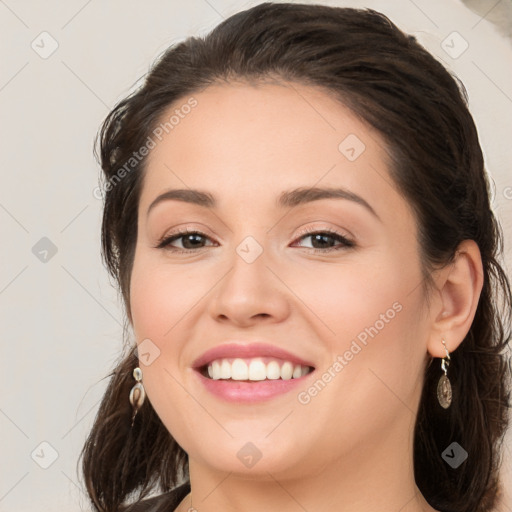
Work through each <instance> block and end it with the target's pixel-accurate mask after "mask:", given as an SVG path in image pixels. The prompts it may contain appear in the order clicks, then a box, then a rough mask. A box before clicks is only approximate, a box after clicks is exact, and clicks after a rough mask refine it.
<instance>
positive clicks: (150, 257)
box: [130, 84, 430, 478]
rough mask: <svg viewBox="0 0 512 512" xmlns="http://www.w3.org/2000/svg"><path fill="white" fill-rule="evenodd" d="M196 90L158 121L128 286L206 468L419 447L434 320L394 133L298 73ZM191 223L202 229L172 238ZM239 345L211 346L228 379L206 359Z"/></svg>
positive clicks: (144, 349) (139, 336)
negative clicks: (383, 133)
mask: <svg viewBox="0 0 512 512" xmlns="http://www.w3.org/2000/svg"><path fill="white" fill-rule="evenodd" d="M194 98H195V101H196V102H197V104H196V103H195V102H194V101H193V100H190V101H189V98H184V99H183V101H182V102H178V103H176V104H175V105H173V106H172V107H171V108H169V111H168V113H167V114H168V115H166V116H164V122H165V121H168V120H169V118H170V117H171V116H172V115H175V116H177V117H175V118H174V120H173V121H172V122H171V123H170V124H168V125H167V129H160V130H159V131H155V132H153V135H152V139H153V142H154V143H155V147H154V148H153V149H152V150H151V153H150V155H149V159H148V167H147V170H146V175H145V178H144V185H143V189H142V194H141V198H140V204H139V220H138V240H137V246H136V252H135V260H134V266H133V273H132V278H131V289H130V300H131V308H132V311H131V313H132V318H133V329H134V334H135V336H136V340H137V343H138V345H139V358H140V363H141V364H140V367H141V369H142V371H143V383H144V386H145V389H146V392H147V395H148V397H149V400H150V402H151V404H152V406H153V407H154V409H155V410H156V412H157V414H158V415H159V417H160V418H161V420H162V421H163V423H164V424H165V426H166V427H167V429H168V430H169V432H170V433H171V434H172V435H173V436H174V438H175V439H176V440H177V442H178V443H179V444H180V445H181V446H182V447H183V449H184V450H185V451H186V452H187V453H188V455H189V458H190V462H191V467H192V465H195V466H196V467H199V466H201V467H203V468H208V469H209V470H212V471H215V470H219V471H222V472H227V471H229V472H234V473H246V474H250V475H251V476H252V477H253V478H254V477H255V476H257V475H261V478H268V473H267V472H270V473H271V474H272V475H274V476H275V477H276V478H277V475H280V476H281V477H283V476H285V475H286V476H289V477H293V476H294V475H295V476H296V475H300V476H305V475H307V473H308V472H311V473H317V472H318V471H319V470H320V469H322V468H326V467H333V465H334V464H336V465H337V466H338V468H339V469H340V468H341V466H342V465H343V464H346V465H347V467H354V462H355V461H357V462H358V463H359V462H360V461H362V460H364V459H365V457H368V458H369V457H370V456H371V457H373V458H374V457H375V456H376V455H378V454H381V455H383V456H389V455H390V454H397V451H398V453H403V455H404V456H405V455H407V456H408V457H409V458H410V457H412V455H411V453H410V452H408V453H407V454H405V453H404V450H406V449H408V444H409V443H411V445H412V433H413V426H414V421H415V414H416V410H417V405H418V401H419V397H420V392H421V385H422V377H423V368H424V363H425V359H426V357H427V350H426V345H427V339H428V336H429V332H430V324H429V320H428V315H427V314H425V311H426V310H425V304H424V295H423V286H422V285H423V283H422V274H421V268H420V258H419V247H418V244H417V238H416V236H417V229H416V225H415V220H414V218H413V214H412V210H411V208H410V205H409V204H408V203H407V202H406V200H405V199H404V198H403V197H402V196H401V195H400V194H399V193H398V191H397V188H396V186H395V184H394V182H393V181H392V179H391V178H390V174H389V170H388V163H387V162H388V156H387V153H386V147H385V144H384V142H383V140H382V138H381V137H380V136H379V135H378V134H377V133H376V132H375V131H373V130H372V129H370V128H369V127H368V126H366V125H365V124H363V123H362V122H361V121H360V120H358V118H357V117H355V116H354V115H353V114H352V113H351V111H349V110H348V109H347V108H346V107H344V106H343V105H341V104H340V103H338V102H336V101H335V100H333V99H332V98H330V97H329V96H327V95H326V94H325V93H324V92H323V91H321V90H319V89H315V88H311V87H307V86H302V85H298V84H293V85H291V84H286V85H268V84H266V85H260V86H258V87H254V86H249V85H243V84H231V85H215V86H211V87H209V88H207V89H206V90H204V91H203V92H200V93H198V94H195V95H194ZM187 101H189V103H188V104H189V105H195V106H193V108H187V107H185V108H182V107H183V105H186V104H187ZM176 110H178V112H176ZM177 119H179V120H178V121H177ZM155 134H158V136H155ZM315 188H319V189H329V190H332V191H334V190H338V189H339V191H338V192H336V193H334V194H333V195H332V196H331V197H327V194H325V193H324V192H315V193H313V192H311V190H310V193H306V194H303V193H302V192H304V191H307V190H309V189H315ZM177 189H180V190H183V191H185V192H182V193H181V195H179V194H178V195H175V196H174V198H169V197H168V198H167V199H164V198H161V199H160V200H159V201H157V202H156V203H154V201H155V199H157V198H158V197H159V196H161V195H162V194H164V193H166V192H168V191H171V190H177ZM297 189H299V190H300V191H302V192H301V193H299V192H293V191H295V190H297ZM195 190H197V191H200V192H201V193H202V194H207V197H208V198H212V203H214V204H206V202H204V201H203V202H200V201H199V200H198V199H199V195H195V196H194V195H193V194H192V191H195ZM185 194H187V196H186V197H188V198H189V200H187V201H185V200H183V199H184V198H185ZM180 197H181V200H180ZM201 197H203V196H201ZM193 199H196V200H197V201H195V200H193ZM152 204H153V206H152V207H151V208H150V205H152ZM149 208H150V211H149V212H148V209H149ZM305 230H307V231H305ZM183 231H189V232H200V235H190V234H189V235H188V236H187V235H185V236H182V237H181V238H179V237H176V238H174V239H173V240H171V241H170V242H169V244H168V245H167V246H165V247H161V248H157V247H156V246H157V245H158V244H159V240H161V239H162V238H169V237H170V236H171V235H175V234H176V233H177V232H183ZM330 232H332V233H330ZM312 233H317V235H314V234H312ZM345 239H346V240H345ZM329 249H330V250H329ZM228 344H230V345H235V346H234V347H233V346H231V349H233V350H231V351H228V352H224V353H222V352H218V353H210V354H206V358H203V359H202V362H203V363H205V364H206V363H212V365H213V367H215V368H214V369H213V368H212V371H215V373H214V374H213V377H214V378H213V379H212V378H209V376H208V374H207V370H206V369H205V368H203V374H202V373H201V372H200V371H199V370H198V369H197V368H195V365H196V363H198V361H199V360H200V359H201V357H202V356H203V354H205V353H206V352H207V351H210V350H211V349H213V348H219V347H221V348H222V347H224V346H225V345H228ZM253 344H260V345H254V346H252V345H253ZM261 344H264V345H265V347H263V348H262V345H261ZM247 346H251V347H250V348H254V351H252V352H251V351H243V349H244V348H247ZM282 351H286V352H287V353H285V354H283V352H282ZM223 359H225V360H226V362H223V361H222V360H223ZM235 359H241V360H242V362H241V361H237V362H236V363H235V364H234V365H231V364H230V363H232V362H233V361H234V360H235ZM213 360H215V361H216V362H215V363H213ZM300 363H303V364H302V365H303V366H305V367H306V366H311V367H313V371H311V372H310V373H306V372H305V371H303V369H302V368H301V366H300ZM297 366H299V369H298V370H297ZM230 370H231V371H233V372H234V373H233V374H231V375H233V376H234V377H235V379H229V380H227V379H226V378H225V377H227V376H228V375H229V374H228V373H222V372H229V371H230ZM218 372H221V373H218ZM238 372H240V373H238ZM244 372H248V373H244ZM273 372H275V373H273ZM249 373H250V376H251V377H252V378H254V379H265V380H253V381H251V382H245V381H246V380H247V377H248V376H249ZM303 374H304V375H303ZM293 375H295V378H294V377H293ZM219 376H220V377H221V378H219ZM290 376H292V378H291V379H290V378H289V377H290ZM223 377H224V378H223ZM276 377H277V378H276ZM283 377H284V378H283ZM238 379H241V380H238ZM242 381H243V382H242ZM375 460H376V459H374V461H375ZM402 461H403V459H402ZM402 463H403V462H402Z"/></svg>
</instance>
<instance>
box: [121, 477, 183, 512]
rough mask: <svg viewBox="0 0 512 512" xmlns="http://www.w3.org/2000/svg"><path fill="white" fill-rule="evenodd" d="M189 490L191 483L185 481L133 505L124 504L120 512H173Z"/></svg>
mask: <svg viewBox="0 0 512 512" xmlns="http://www.w3.org/2000/svg"><path fill="white" fill-rule="evenodd" d="M189 492H190V483H189V482H185V483H184V484H181V485H180V486H178V487H176V488H175V489H173V490H172V491H169V492H165V493H163V494H159V495H158V496H153V497H152V498H146V499H145V500H142V501H139V502H138V503H134V504H133V505H126V506H122V507H121V508H119V512H164V511H165V512H173V511H174V509H175V508H176V507H177V506H178V505H179V504H180V502H181V500H182V499H183V498H184V497H185V496H186V495H187V494H188V493H189Z"/></svg>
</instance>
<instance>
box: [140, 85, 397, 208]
mask: <svg viewBox="0 0 512 512" xmlns="http://www.w3.org/2000/svg"><path fill="white" fill-rule="evenodd" d="M191 97H193V99H194V102H195V106H194V107H193V108H183V109H182V110H180V108H181V107H183V105H186V104H192V103H191V102H190V97H184V98H182V99H180V100H178V101H177V102H175V103H174V104H173V105H171V106H169V107H168V108H167V109H166V111H165V112H164V114H163V115H162V116H161V119H160V121H161V124H160V126H162V127H163V128H164V129H163V130H161V132H163V133H162V134H161V136H160V139H156V138H155V147H154V148H153V149H152V150H151V152H150V155H149V157H148V160H147V165H146V174H145V177H144V186H143V191H142V195H141V207H142V208H144V206H145V207H146V208H147V206H148V205H149V204H150V202H151V201H152V200H153V199H154V197H155V196H156V195H158V194H160V193H161V192H162V191H163V190H164V189H166V188H187V187H189V188H198V189H203V190H204V189H205V190H209V191H211V192H212V193H213V194H214V195H215V196H216V197H219V198H220V199H221V203H222V200H223V198H224V200H225V201H234V200H236V199H237V198H238V199H239V198H240V197H241V196H243V197H245V198H249V199H250V198H252V199H254V200H255V199H256V198H257V197H263V196H265V197H267V198H269V199H270V198H271V199H272V201H275V196H276V195H277V194H279V193H280V192H281V191H282V190H286V189H290V188H293V187H297V186H310V187H312V186H315V185H322V186H339V185H343V186H345V187H347V188H349V189H353V191H354V192H356V193H358V191H359V192H362V191H364V190H365V189H368V188H372V187H373V188H375V186H379V187H380V188H381V189H382V188H383V187H387V188H390V185H391V180H390V178H389V176H388V157H387V152H386V148H385V145H384V142H383V140H382V138H381V137H380V136H379V134H378V133H377V132H376V131H375V130H373V129H372V128H371V127H369V126H367V125H366V124H365V123H364V122H363V121H361V120H360V119H358V118H357V116H356V115H354V114H353V113H352V112H351V111H350V110H349V109H348V108H347V107H345V106H344V105H342V104H341V103H340V102H339V101H336V100H335V99H334V98H333V97H332V96H330V95H328V94H327V93H326V92H325V91H323V90H321V89H317V88H314V87H310V86H304V85H300V84H295V83H294V84H281V85H278V84H260V85H257V86H254V85H248V84H242V83H239V84H227V85H213V86H210V87H208V88H207V89H205V90H204V91H201V92H199V93H197V94H193V95H192V96H191ZM185 112H186V113H185ZM172 116H174V118H173V121H174V123H170V122H169V120H170V119H171V117H172ZM166 122H169V124H168V125H167V131H166V130H165V123H166ZM171 126H172V128H171ZM391 188H392V187H391ZM274 192H275V193H274ZM270 196H272V197H270Z"/></svg>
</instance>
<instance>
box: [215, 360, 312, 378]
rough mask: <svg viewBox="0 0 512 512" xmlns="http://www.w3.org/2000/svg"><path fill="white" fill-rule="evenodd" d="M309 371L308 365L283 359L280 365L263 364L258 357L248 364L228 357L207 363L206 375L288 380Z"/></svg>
mask: <svg viewBox="0 0 512 512" xmlns="http://www.w3.org/2000/svg"><path fill="white" fill-rule="evenodd" d="M309 372H310V369H309V367H308V366H301V365H300V364H296V365H294V364H293V363H291V362H290V361H285V362H284V363H283V364H282V366H280V363H279V362H278V361H270V362H269V363H268V364H265V363H264V362H263V361H262V360H261V359H259V358H255V359H251V360H250V362H249V364H247V363H246V361H244V360H243V359H240V358H237V359H234V360H233V362H232V363H230V362H229V360H228V359H216V360H215V361H212V362H211V363H210V364H209V365H208V376H209V377H210V378H211V379H214V380H219V379H226V380H227V379H232V380H253V381H259V380H266V379H268V380H277V379H279V378H281V379H282V380H289V379H298V378H300V377H303V376H304V375H307V374H308V373H309Z"/></svg>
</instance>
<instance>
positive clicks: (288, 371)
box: [281, 361, 298, 380]
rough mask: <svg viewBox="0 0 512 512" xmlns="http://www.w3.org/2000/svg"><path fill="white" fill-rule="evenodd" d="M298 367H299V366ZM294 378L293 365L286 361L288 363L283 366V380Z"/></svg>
mask: <svg viewBox="0 0 512 512" xmlns="http://www.w3.org/2000/svg"><path fill="white" fill-rule="evenodd" d="M297 366H298V365H297ZM292 376H293V364H292V363H290V362H289V361H286V363H284V364H283V366H281V379H283V380H289V379H291V378H292Z"/></svg>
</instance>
